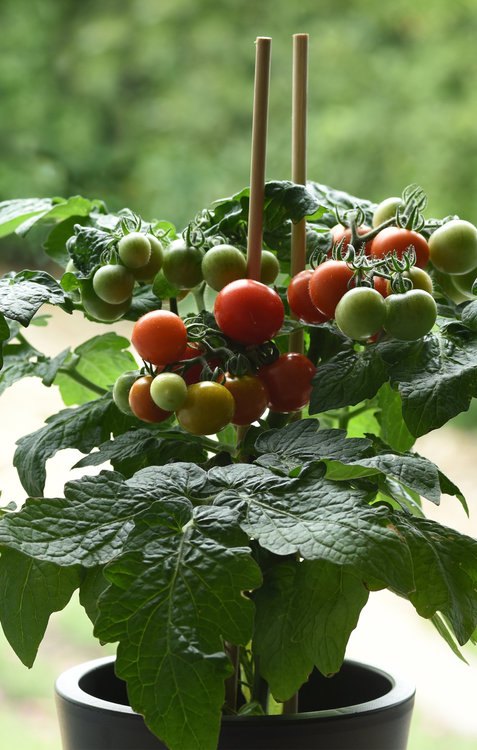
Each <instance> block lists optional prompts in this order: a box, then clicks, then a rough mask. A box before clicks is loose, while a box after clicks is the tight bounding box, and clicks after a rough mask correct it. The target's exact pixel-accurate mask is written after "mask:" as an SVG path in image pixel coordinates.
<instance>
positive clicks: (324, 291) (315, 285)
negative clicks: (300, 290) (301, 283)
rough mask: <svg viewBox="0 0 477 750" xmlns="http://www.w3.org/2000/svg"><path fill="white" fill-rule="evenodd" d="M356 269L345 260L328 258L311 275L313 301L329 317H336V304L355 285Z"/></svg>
mask: <svg viewBox="0 0 477 750" xmlns="http://www.w3.org/2000/svg"><path fill="white" fill-rule="evenodd" d="M353 276H354V271H353V270H352V269H351V268H350V267H349V266H348V264H347V263H345V261H344V260H326V261H325V262H324V263H322V264H321V265H319V266H318V267H317V268H315V270H314V271H313V273H312V275H311V277H310V284H309V290H310V297H311V301H312V302H313V304H314V305H315V307H317V308H318V309H319V310H320V311H321V312H322V313H323V314H324V315H326V316H327V317H328V318H334V315H335V310H336V305H337V304H338V302H339V301H340V299H341V297H342V296H343V294H345V293H346V292H347V291H348V289H349V288H351V286H352V285H353V282H352V279H353Z"/></svg>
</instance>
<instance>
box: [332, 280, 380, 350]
mask: <svg viewBox="0 0 477 750" xmlns="http://www.w3.org/2000/svg"><path fill="white" fill-rule="evenodd" d="M385 318H386V306H385V301H384V297H383V296H382V295H381V294H380V293H379V292H378V291H377V290H376V289H372V288H370V287H365V286H361V287H355V288H354V289H350V290H349V291H348V292H346V294H344V295H343V297H342V298H341V299H340V301H339V302H338V305H337V306H336V310H335V320H336V324H337V326H338V328H339V329H340V331H341V332H342V333H344V334H345V335H346V336H349V337H350V338H351V339H355V340H357V341H364V340H366V339H369V338H371V336H374V334H375V333H377V332H378V331H379V330H380V329H381V328H382V326H383V323H384V320H385Z"/></svg>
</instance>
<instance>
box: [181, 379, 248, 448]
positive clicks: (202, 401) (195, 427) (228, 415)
mask: <svg viewBox="0 0 477 750" xmlns="http://www.w3.org/2000/svg"><path fill="white" fill-rule="evenodd" d="M234 411H235V401H234V397H233V396H232V394H231V393H230V391H228V390H227V388H226V387H225V386H224V385H222V384H221V383H215V382H213V381H210V380H202V381H200V382H199V383H193V384H192V385H190V386H188V388H187V394H186V397H185V400H184V402H183V404H182V406H181V407H180V408H179V409H177V410H176V417H177V420H178V422H179V424H180V425H181V427H182V428H183V429H184V430H186V432H190V433H191V434H192V435H214V434H216V433H217V432H220V430H223V429H224V427H226V426H227V425H228V424H230V422H231V421H232V417H233V415H234Z"/></svg>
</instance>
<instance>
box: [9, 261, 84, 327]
mask: <svg viewBox="0 0 477 750" xmlns="http://www.w3.org/2000/svg"><path fill="white" fill-rule="evenodd" d="M47 302H48V303H49V304H51V305H61V306H62V307H63V308H64V309H65V310H67V311H68V312H71V311H72V309H73V306H72V303H71V300H70V299H69V297H68V296H67V294H66V292H65V290H64V289H63V288H62V287H61V285H60V284H59V283H58V282H57V281H56V280H55V279H54V278H53V276H51V275H50V274H49V273H47V272H46V271H20V272H19V273H17V274H7V275H6V276H4V277H3V279H0V312H1V313H3V315H4V316H5V317H6V318H12V319H13V320H17V321H18V322H19V323H21V324H22V325H23V326H28V324H29V323H30V321H31V319H32V318H33V316H34V315H36V313H37V312H38V310H39V308H40V307H41V306H42V305H44V304H45V303H47Z"/></svg>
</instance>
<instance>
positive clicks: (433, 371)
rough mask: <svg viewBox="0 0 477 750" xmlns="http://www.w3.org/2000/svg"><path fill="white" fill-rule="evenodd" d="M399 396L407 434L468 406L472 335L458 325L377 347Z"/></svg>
mask: <svg viewBox="0 0 477 750" xmlns="http://www.w3.org/2000/svg"><path fill="white" fill-rule="evenodd" d="M378 349H379V351H380V353H381V356H382V357H383V358H384V359H385V360H386V362H387V365H388V368H389V372H390V378H391V384H392V385H393V387H394V388H397V389H398V390H399V392H400V394H401V397H402V414H403V417H404V420H405V422H406V425H407V427H408V429H409V431H410V432H411V433H412V434H413V435H414V436H415V437H419V436H420V435H425V434H426V433H427V432H429V431H430V430H433V429H436V428H437V427H441V426H442V425H443V424H445V423H446V422H448V421H449V419H452V417H455V416H456V415H457V414H459V413H460V412H462V411H466V410H467V409H468V408H469V405H470V401H471V399H472V398H473V397H475V396H477V334H476V333H475V332H472V331H469V330H468V329H465V328H463V327H460V328H457V330H456V329H455V328H450V329H448V330H447V331H446V330H444V331H439V332H438V333H433V334H429V335H428V336H425V337H424V338H422V339H419V341H411V342H403V341H398V342H396V341H388V342H385V343H383V344H380V345H378Z"/></svg>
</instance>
